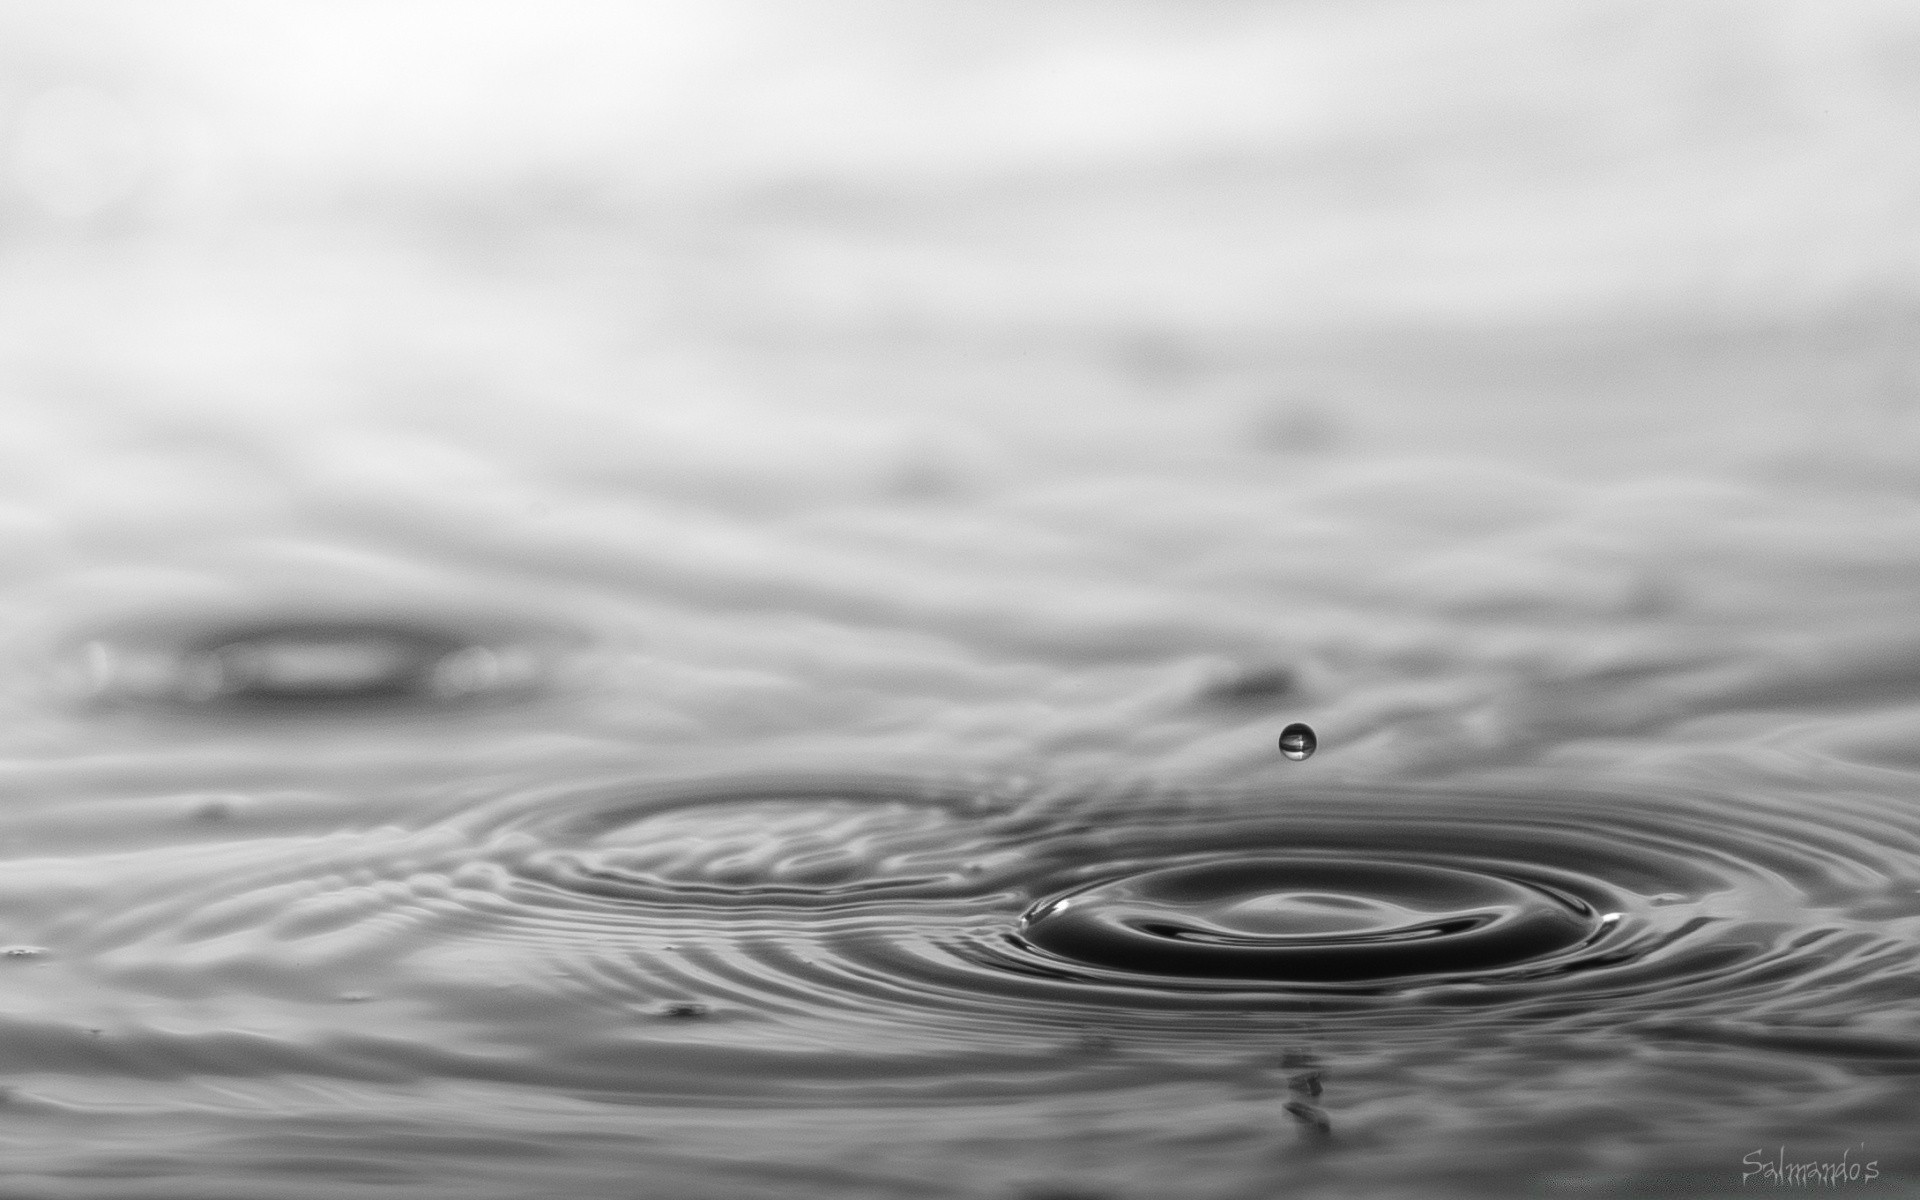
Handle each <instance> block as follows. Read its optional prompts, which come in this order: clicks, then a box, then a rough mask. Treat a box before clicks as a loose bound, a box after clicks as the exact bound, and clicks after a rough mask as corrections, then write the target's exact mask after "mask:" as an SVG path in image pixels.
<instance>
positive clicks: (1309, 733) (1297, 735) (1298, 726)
mask: <svg viewBox="0 0 1920 1200" xmlns="http://www.w3.org/2000/svg"><path fill="white" fill-rule="evenodd" d="M1319 744H1320V739H1318V738H1316V737H1314V736H1313V727H1312V726H1310V725H1307V724H1305V723H1303V722H1300V721H1295V722H1294V723H1293V724H1291V725H1289V726H1287V727H1286V728H1285V729H1282V730H1281V731H1280V753H1282V754H1284V755H1286V756H1287V757H1288V758H1290V759H1292V760H1293V761H1294V762H1299V761H1300V760H1301V759H1303V758H1311V757H1312V756H1313V751H1314V748H1315V747H1316V746H1318V745H1319Z"/></svg>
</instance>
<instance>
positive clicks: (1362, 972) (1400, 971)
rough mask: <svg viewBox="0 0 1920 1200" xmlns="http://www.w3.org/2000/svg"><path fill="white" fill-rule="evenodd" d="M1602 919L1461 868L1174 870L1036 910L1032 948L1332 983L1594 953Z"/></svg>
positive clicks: (1273, 860) (1164, 970)
mask: <svg viewBox="0 0 1920 1200" xmlns="http://www.w3.org/2000/svg"><path fill="white" fill-rule="evenodd" d="M1604 927H1605V922H1604V921H1603V917H1602V914H1601V913H1600V912H1599V911H1598V910H1597V909H1596V907H1595V906H1594V905H1593V904H1591V903H1588V902H1587V901H1585V900H1583V899H1581V898H1580V897H1577V896H1574V895H1572V894H1569V893H1568V892H1566V891H1564V890H1562V889H1559V888H1554V887H1550V886H1548V885H1546V884H1544V883H1540V882H1535V881H1531V880H1527V879H1524V878H1516V877H1510V876H1506V875H1502V874H1496V873H1491V872H1486V871H1479V870H1473V869H1468V868H1465V867H1458V866H1441V865H1436V864H1430V863H1419V862H1391V861H1370V860H1367V859H1360V858H1323V857H1310V856H1275V857H1260V858H1244V859H1232V860H1226V861H1216V862H1205V863H1198V864H1186V865H1180V866H1171V867H1163V868H1161V869H1158V870H1149V871H1145V872H1140V873H1136V874H1131V875H1126V876H1122V877H1120V878H1116V879H1108V880H1105V881H1102V882H1099V883H1095V884H1092V885H1089V886H1086V887H1083V888H1080V889H1078V890H1075V891H1071V892H1068V893H1066V894H1064V895H1059V896H1054V897H1051V898H1048V899H1046V900H1044V901H1042V902H1041V903H1039V904H1037V905H1035V906H1034V907H1032V908H1031V909H1029V910H1028V911H1027V913H1026V915H1025V916H1024V917H1023V918H1022V920H1021V922H1020V937H1021V939H1022V940H1024V941H1025V942H1026V943H1027V944H1029V945H1031V946H1033V947H1035V948H1037V949H1039V950H1041V951H1043V952H1046V953H1049V954H1052V955H1054V956H1057V957H1059V958H1063V959H1068V960H1071V961H1073V962H1077V963H1083V964H1087V965H1090V966H1096V967H1102V968H1107V969H1111V970H1119V971H1124V972H1131V973H1139V974H1145V975H1155V976H1178V977H1183V978H1197V979H1244V980H1261V981H1267V982H1272V983H1287V982H1302V983H1329V982H1348V981H1356V980H1382V979H1392V978H1398V977H1408V976H1431V975H1453V974H1458V973H1463V972H1479V971H1487V970H1492V969H1498V968H1505V967H1512V966H1516V965H1520V964H1524V963H1533V962H1537V961H1539V960H1541V959H1545V958H1547V957H1549V956H1552V955H1555V954H1557V953H1561V952H1564V951H1567V950H1570V949H1574V948H1577V947H1580V946H1583V945H1586V944H1588V943H1589V942H1590V941H1591V940H1592V939H1593V938H1594V937H1595V936H1596V935H1597V934H1599V933H1600V932H1601V931H1602V930H1603V929H1604Z"/></svg>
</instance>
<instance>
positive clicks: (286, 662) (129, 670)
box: [73, 614, 552, 715]
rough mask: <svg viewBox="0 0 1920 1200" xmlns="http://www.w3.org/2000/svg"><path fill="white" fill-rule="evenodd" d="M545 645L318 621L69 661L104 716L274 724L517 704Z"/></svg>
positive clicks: (144, 631)
mask: <svg viewBox="0 0 1920 1200" xmlns="http://www.w3.org/2000/svg"><path fill="white" fill-rule="evenodd" d="M551 641H552V638H551V636H550V635H547V634H544V633H541V632H536V631H534V630H532V629H531V628H520V627H514V626H511V625H509V624H507V623H504V622H500V621H468V622H462V623H446V622H440V621H428V620H416V619H411V618H407V617H403V616H378V615H337V614H335V615H324V616H305V617H302V616H290V617H288V616H283V617H275V618H257V617H234V618H229V619H225V620H204V619H202V620H180V621H165V622H147V623H141V624H130V625H125V626H121V627H117V628H113V629H109V630H105V631H102V632H101V633H99V634H98V635H96V636H94V637H91V638H88V639H86V640H84V641H83V642H82V643H81V644H80V645H79V646H78V647H77V649H76V651H75V654H74V658H75V660H76V662H75V664H74V671H73V675H74V678H75V683H76V686H77V689H78V691H79V692H80V693H81V694H82V695H83V696H84V697H86V698H87V699H89V700H91V701H93V702H95V703H98V704H105V705H110V706H111V705H125V704H138V705H141V706H144V707H160V708H169V709H174V710H178V711H205V712H209V713H219V714H222V715H231V714H237V713H275V712H300V711H314V710H350V709H355V708H391V707H394V706H399V705H406V706H414V707H419V706H435V705H450V704H466V703H471V702H474V701H479V700H486V699H499V698H506V697H513V696H519V695H525V694H527V693H529V692H530V691H532V690H533V689H534V688H535V687H536V686H537V685H538V684H539V682H540V681H541V678H542V676H543V673H544V670H545V668H546V666H547V665H548V664H547V662H546V659H547V658H548V657H550V651H551V645H550V643H551Z"/></svg>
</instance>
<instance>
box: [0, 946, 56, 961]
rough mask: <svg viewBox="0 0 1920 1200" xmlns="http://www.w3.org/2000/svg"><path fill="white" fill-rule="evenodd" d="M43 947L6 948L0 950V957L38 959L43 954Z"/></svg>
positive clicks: (44, 949)
mask: <svg viewBox="0 0 1920 1200" xmlns="http://www.w3.org/2000/svg"><path fill="white" fill-rule="evenodd" d="M46 952H47V951H46V948H45V947H44V946H7V947H5V948H0V955H4V956H5V957H7V958H39V957H40V956H41V955H43V954H45V953H46Z"/></svg>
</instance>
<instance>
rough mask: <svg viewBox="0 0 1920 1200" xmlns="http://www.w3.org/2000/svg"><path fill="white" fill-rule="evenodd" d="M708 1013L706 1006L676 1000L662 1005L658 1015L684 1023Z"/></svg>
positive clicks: (694, 1002) (692, 1001)
mask: <svg viewBox="0 0 1920 1200" xmlns="http://www.w3.org/2000/svg"><path fill="white" fill-rule="evenodd" d="M710 1011H711V1010H710V1009H708V1008H707V1006H706V1005H704V1004H702V1003H700V1002H699V1001H697V1000H676V1001H674V1002H673V1003H671V1004H666V1005H662V1006H661V1008H660V1015H661V1016H663V1017H674V1018H678V1019H680V1020H683V1021H684V1020H692V1019H693V1018H696V1017H704V1016H706V1015H707V1013H708V1012H710Z"/></svg>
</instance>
